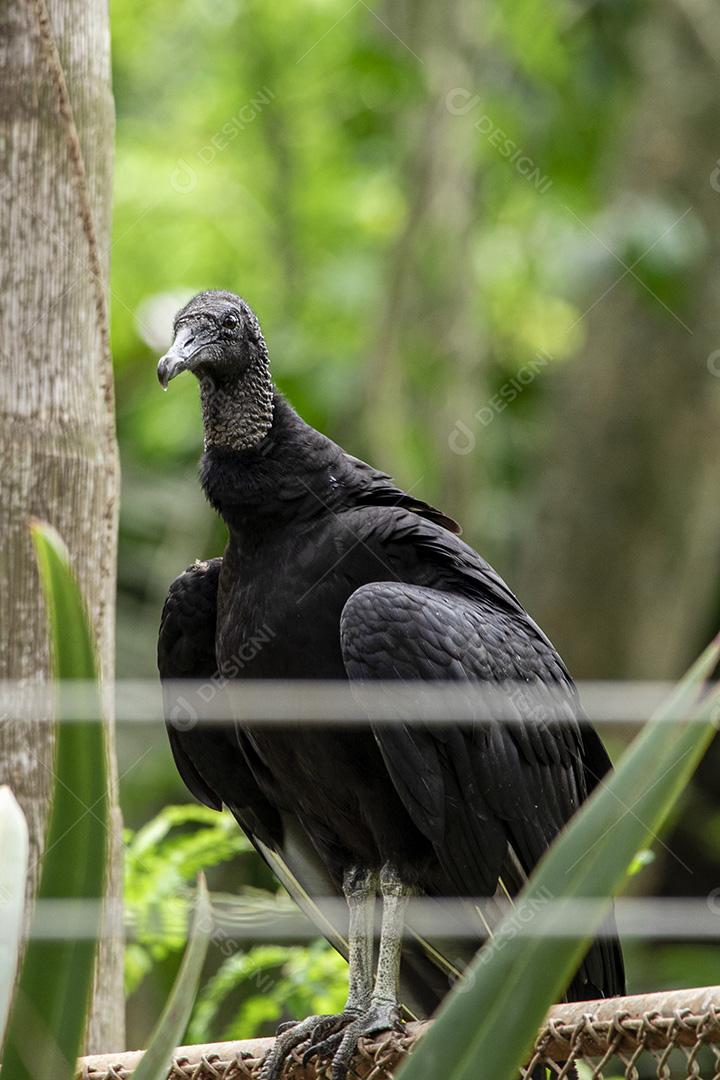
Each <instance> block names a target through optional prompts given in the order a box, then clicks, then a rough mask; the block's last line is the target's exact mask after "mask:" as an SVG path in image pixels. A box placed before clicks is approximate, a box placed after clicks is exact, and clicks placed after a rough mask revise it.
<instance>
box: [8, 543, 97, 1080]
mask: <svg viewBox="0 0 720 1080" xmlns="http://www.w3.org/2000/svg"><path fill="white" fill-rule="evenodd" d="M31 532H32V539H33V543H34V545H35V553H36V557H37V561H38V567H39V570H40V580H41V583H42V587H43V591H44V594H45V602H46V605H47V609H48V615H49V621H50V631H51V641H52V652H53V660H54V675H55V679H56V681H57V684H58V688H59V695H60V705H61V714H60V715H61V716H63V718H65V711H64V710H63V709H62V695H63V693H64V692H65V691H64V686H65V684H68V683H71V682H72V681H74V680H84V681H86V682H88V684H89V686H90V687H91V693H94V695H95V704H96V711H95V717H94V718H92V719H90V720H87V719H86V720H83V721H77V722H73V721H72V719H71V718H70V722H65V723H61V724H59V725H58V728H57V735H56V746H55V760H54V763H48V769H49V770H50V771H51V772H52V775H53V777H54V781H55V783H54V788H53V800H52V810H51V813H50V825H49V829H48V834H47V838H46V844H45V854H44V857H43V866H42V875H41V879H40V888H39V890H38V898H39V899H40V900H42V901H53V900H86V901H93V900H94V901H96V903H95V904H94V905H93V904H91V905H90V909H91V910H90V911H89V913H88V915H87V918H86V919H85V923H84V930H85V934H84V937H83V939H82V940H72V939H70V938H62V939H59V940H52V941H51V940H42V939H40V938H38V937H37V936H33V935H32V928H31V938H30V943H29V945H28V949H27V952H26V955H25V960H24V963H23V966H22V972H21V975H20V982H19V985H18V989H17V991H16V993H15V997H14V1000H13V1003H12V1007H11V1012H10V1019H9V1023H8V1030H7V1038H6V1044H5V1052H4V1055H3V1065H2V1076H3V1080H36V1078H37V1077H40V1076H42V1077H53V1080H64V1078H68V1080H69V1078H71V1077H72V1076H73V1075H74V1071H75V1061H76V1058H77V1056H78V1052H79V1050H80V1045H81V1042H82V1038H83V1035H84V1032H85V1024H86V1015H87V1010H88V1005H89V1001H90V992H91V987H92V980H93V970H94V963H95V950H96V945H97V934H98V930H99V923H100V906H101V904H100V902H101V898H102V896H103V885H104V880H105V860H106V848H107V829H108V806H107V767H106V756H105V755H106V748H105V732H104V727H103V724H102V722H100V721H101V717H102V711H101V706H100V697H99V693H98V688H97V684H96V681H95V680H96V667H95V654H94V649H93V642H92V636H91V631H90V626H89V624H88V619H87V616H86V612H85V607H84V604H83V601H82V597H81V595H80V591H79V589H78V586H77V584H76V582H75V579H74V578H73V575H72V573H71V571H70V568H69V559H68V554H67V550H66V549H65V546H64V545H63V543H62V541H61V539H60V537H59V536H58V534H57V533H56V532H55V530H54V529H52V528H50V526H48V525H44V524H41V523H39V522H35V523H33V525H32V527H31Z"/></svg>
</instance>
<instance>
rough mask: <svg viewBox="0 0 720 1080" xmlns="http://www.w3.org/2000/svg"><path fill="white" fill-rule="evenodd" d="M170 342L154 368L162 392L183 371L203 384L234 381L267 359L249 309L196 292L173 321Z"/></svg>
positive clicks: (225, 296)
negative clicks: (192, 374)
mask: <svg viewBox="0 0 720 1080" xmlns="http://www.w3.org/2000/svg"><path fill="white" fill-rule="evenodd" d="M173 335H174V341H173V343H172V345H171V346H170V348H169V349H168V351H167V352H166V353H165V355H164V356H162V357H161V358H160V361H159V363H158V366H157V376H158V379H159V380H160V385H161V386H162V388H163V390H167V387H168V383H169V382H170V380H171V379H174V378H175V376H176V375H179V374H180V373H181V372H183V371H192V372H193V373H194V374H195V375H197V377H198V378H199V379H200V380H202V379H204V378H206V379H210V380H212V381H214V382H215V383H225V382H234V381H236V380H237V379H238V378H239V377H240V376H242V375H243V373H244V372H245V371H246V370H247V369H248V368H249V367H250V366H251V365H253V363H254V362H257V361H258V360H259V359H260V360H263V361H265V360H266V358H267V347H266V345H265V341H264V339H263V336H262V332H261V330H260V323H259V322H258V320H257V316H256V315H255V312H254V311H253V310H252V308H251V307H250V305H249V304H247V303H246V302H245V301H244V300H243V299H242V298H241V297H239V296H235V294H234V293H230V292H223V291H221V290H219V289H212V290H210V291H209V292H202V293H198V294H197V296H194V297H193V298H192V300H190V301H189V302H188V303H187V304H186V305H185V307H184V308H181V310H180V311H179V312H178V313H177V315H176V316H175V322H174V325H173Z"/></svg>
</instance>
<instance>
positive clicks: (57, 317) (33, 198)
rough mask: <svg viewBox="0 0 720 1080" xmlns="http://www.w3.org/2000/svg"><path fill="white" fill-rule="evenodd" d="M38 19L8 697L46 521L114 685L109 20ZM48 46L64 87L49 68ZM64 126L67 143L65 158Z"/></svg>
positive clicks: (72, 6)
mask: <svg viewBox="0 0 720 1080" xmlns="http://www.w3.org/2000/svg"><path fill="white" fill-rule="evenodd" d="M48 7H49V22H48V23H45V24H43V17H44V15H45V14H46V13H45V10H44V9H45V5H44V0H36V2H33V0H21V2H18V3H16V4H5V5H3V7H2V12H1V13H0V85H1V86H2V91H1V93H0V139H1V143H0V145H2V151H3V163H2V178H1V179H0V191H1V192H2V199H3V213H2V215H1V216H0V250H2V252H3V253H4V254H3V260H2V265H1V269H0V322H1V324H2V337H1V339H0V386H1V387H2V390H1V391H0V392H1V393H2V413H3V417H2V426H1V427H0V461H1V462H2V467H1V468H0V529H1V535H2V553H3V558H2V560H1V561H0V626H1V627H2V651H1V654H0V677H1V678H4V679H15V680H20V682H21V687H22V685H23V684H24V685H25V686H29V685H31V684H33V683H37V682H40V681H43V680H45V679H47V677H48V673H49V669H48V660H49V657H48V633H47V622H46V612H45V610H44V606H43V601H42V597H41V594H40V589H39V582H38V577H37V573H36V568H35V563H34V559H33V554H32V551H31V545H30V541H29V536H28V529H27V523H28V519H29V518H30V517H31V516H36V517H38V518H42V519H44V520H47V521H49V522H51V523H52V524H53V525H54V526H55V527H56V528H57V530H58V532H59V533H60V534H61V536H62V537H63V539H64V540H65V542H66V544H67V545H68V548H69V550H70V555H71V558H72V563H73V567H74V569H75V572H76V573H77V576H78V578H79V581H80V584H81V587H82V589H83V592H84V595H85V598H86V601H87V604H88V608H89V610H90V613H91V616H92V619H93V622H94V627H95V632H96V639H97V644H98V652H99V657H100V665H101V670H102V673H103V676H104V678H106V679H109V678H112V676H113V650H114V593H115V556H116V512H117V487H118V468H117V449H116V443H115V426H114V410H113V395H112V371H111V365H110V358H109V355H108V347H107V322H106V313H105V303H104V292H103V288H104V286H103V284H102V281H103V280H104V279H105V276H106V272H107V263H108V259H107V255H108V251H109V237H110V212H111V170H112V141H113V128H114V114H113V102H112V94H111V89H110V54H109V26H108V12H107V6H106V3H105V0H48ZM43 25H44V26H45V33H44V34H43V32H42V30H43ZM53 39H54V43H55V44H56V46H57V50H58V58H59V61H60V64H61V65H62V69H64V81H65V83H66V86H64V85H63V78H62V75H61V74H60V73H59V69H58V66H57V64H56V65H55V67H54V68H53V64H52V56H53V47H54V46H53ZM65 90H66V92H67V100H65V99H64V96H63V95H64V91H65ZM68 104H69V106H70V109H68V107H67V105H68ZM70 110H71V111H70ZM73 117H74V119H73ZM75 125H77V132H78V134H79V145H78V144H77V142H75V144H74V145H73V132H74V130H75ZM74 151H75V152H74ZM85 177H86V179H87V185H86V186H85V183H84V181H85ZM93 233H94V235H95V237H96V238H97V247H96V249H95V255H94V257H93V244H92V240H93ZM9 253H11V254H9ZM98 271H101V273H102V278H101V277H100V276H99V274H98ZM19 693H20V696H22V689H21V690H20V691H19ZM48 719H49V717H37V720H38V721H40V722H38V723H33V724H32V725H24V724H21V723H19V722H17V721H13V719H12V717H8V716H4V717H3V718H2V720H1V722H0V783H7V784H9V785H10V787H11V788H12V790H13V791H14V792H15V794H16V796H17V798H18V800H19V802H20V803H21V805H22V807H23V810H24V811H25V814H26V816H27V820H28V825H29V829H30V837H31V867H32V870H31V875H30V881H29V894H30V895H32V893H33V892H34V890H35V888H36V886H37V882H38V877H39V869H40V868H39V859H40V857H41V854H42V846H43V838H44V832H45V825H46V817H47V810H48V799H49V795H50V782H51V777H52V774H51V771H50V770H51V768H52V755H53V741H54V734H53V730H52V726H51V724H49V723H47V722H46V721H47V720H48ZM43 721H45V722H43ZM107 730H108V735H109V756H110V776H111V788H112V791H111V811H110V812H111V815H112V817H111V820H112V823H113V827H112V830H111V839H110V871H109V874H108V884H107V893H108V896H114V897H116V898H119V896H120V894H121V881H122V872H121V842H120V815H119V808H118V803H117V780H116V766H115V755H114V740H113V728H112V724H111V723H108V728H107ZM113 907H114V908H117V909H119V905H113ZM122 954H123V948H122V927H121V926H119V925H116V924H113V925H109V924H106V926H105V928H104V933H103V937H102V942H101V945H100V949H99V955H98V963H97V969H96V988H95V995H94V1002H93V1010H92V1014H91V1020H90V1026H89V1031H88V1040H87V1041H88V1046H89V1048H91V1049H94V1050H105V1051H107V1050H113V1049H115V1048H118V1049H119V1048H121V1047H122V1045H123V1040H124V1030H123V1029H124V1021H123V980H122Z"/></svg>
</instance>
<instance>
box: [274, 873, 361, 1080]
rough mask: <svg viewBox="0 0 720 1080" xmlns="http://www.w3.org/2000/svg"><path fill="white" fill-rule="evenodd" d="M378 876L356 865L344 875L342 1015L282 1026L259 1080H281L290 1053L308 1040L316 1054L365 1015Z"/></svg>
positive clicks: (311, 1017)
mask: <svg viewBox="0 0 720 1080" xmlns="http://www.w3.org/2000/svg"><path fill="white" fill-rule="evenodd" d="M376 891H377V874H376V873H374V872H373V871H369V870H363V869H362V868H361V867H358V866H354V867H351V868H350V869H349V870H347V871H346V872H345V874H344V876H343V893H344V894H345V899H346V900H347V904H348V909H349V930H348V945H349V948H348V962H349V965H350V972H349V980H348V997H347V1001H346V1002H345V1007H344V1009H343V1011H342V1012H341V1013H338V1014H337V1015H332V1014H331V1015H328V1016H308V1017H307V1018H306V1019H305V1020H301V1021H300V1022H299V1023H294V1024H289V1025H283V1026H282V1028H280V1029H279V1030H278V1033H277V1037H276V1039H275V1044H274V1046H273V1048H272V1050H271V1051H270V1052H269V1053H268V1055H267V1057H266V1058H265V1060H264V1062H263V1064H262V1069H261V1071H260V1080H278V1077H279V1076H280V1074H281V1073H282V1070H283V1065H284V1064H285V1061H286V1060H287V1058H288V1056H289V1054H291V1053H292V1051H293V1050H294V1049H295V1048H296V1047H298V1046H300V1045H301V1044H302V1043H306V1042H308V1041H309V1043H310V1046H309V1047H308V1050H307V1053H308V1054H311V1055H312V1053H313V1048H314V1046H315V1045H316V1044H320V1045H323V1044H322V1043H320V1040H323V1039H325V1038H326V1037H327V1036H328V1035H331V1034H333V1033H336V1034H341V1033H342V1032H343V1031H344V1030H345V1028H347V1027H348V1026H349V1025H351V1024H352V1023H354V1022H355V1021H357V1019H358V1018H359V1017H361V1016H363V1015H365V1014H366V1012H367V1010H368V1008H369V1007H370V998H371V994H372V985H373V983H372V977H373V934H374V911H375V895H376Z"/></svg>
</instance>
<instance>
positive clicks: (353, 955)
mask: <svg viewBox="0 0 720 1080" xmlns="http://www.w3.org/2000/svg"><path fill="white" fill-rule="evenodd" d="M376 891H377V875H376V874H374V873H373V872H372V871H368V870H362V869H361V868H360V867H358V866H353V867H352V868H351V869H350V870H346V872H345V876H344V877H343V892H344V893H345V899H346V900H347V904H348V908H349V909H350V926H349V932H348V940H349V952H348V963H349V965H350V976H349V986H348V998H347V1001H346V1002H345V1009H344V1011H345V1012H360V1011H361V1010H362V1009H366V1008H367V1006H368V1004H369V1002H370V995H371V993H372V977H373V936H374V932H375V925H374V916H375V895H376Z"/></svg>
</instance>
